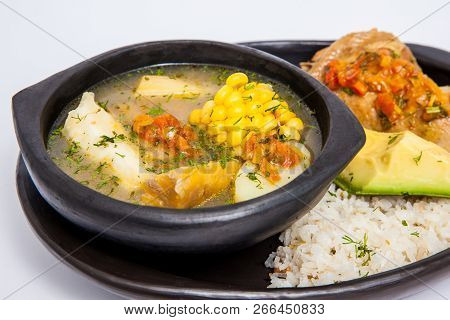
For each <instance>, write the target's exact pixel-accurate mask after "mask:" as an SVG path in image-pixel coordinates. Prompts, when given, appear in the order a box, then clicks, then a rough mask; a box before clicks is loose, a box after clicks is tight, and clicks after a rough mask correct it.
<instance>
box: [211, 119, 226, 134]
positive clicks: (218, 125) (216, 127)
mask: <svg viewBox="0 0 450 320" xmlns="http://www.w3.org/2000/svg"><path fill="white" fill-rule="evenodd" d="M223 131H225V123H224V121H214V122H211V123H210V124H209V125H208V130H207V132H208V134H209V135H211V136H215V135H218V134H219V133H221V132H223Z"/></svg>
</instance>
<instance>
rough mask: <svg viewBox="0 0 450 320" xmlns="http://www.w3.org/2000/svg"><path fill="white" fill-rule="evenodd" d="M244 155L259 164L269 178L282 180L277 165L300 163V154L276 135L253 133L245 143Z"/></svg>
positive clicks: (284, 165)
mask: <svg viewBox="0 0 450 320" xmlns="http://www.w3.org/2000/svg"><path fill="white" fill-rule="evenodd" d="M242 153H243V155H244V156H243V157H244V158H245V159H246V160H249V161H251V162H252V163H254V164H257V165H259V168H260V171H261V172H262V173H263V174H264V175H265V176H266V177H267V178H268V179H269V181H272V182H276V181H278V180H280V176H279V174H278V170H277V166H281V167H283V168H291V167H294V166H295V165H297V164H298V163H300V156H299V154H298V153H297V152H295V151H294V150H293V149H292V148H291V147H290V146H289V145H288V144H286V143H283V142H281V141H280V140H278V139H277V138H276V135H271V136H267V135H263V134H253V135H252V136H251V137H250V138H249V139H248V140H247V141H246V142H245V144H244V149H243V152H242Z"/></svg>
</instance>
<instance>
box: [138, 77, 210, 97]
mask: <svg viewBox="0 0 450 320" xmlns="http://www.w3.org/2000/svg"><path fill="white" fill-rule="evenodd" d="M201 92H202V90H201V88H199V87H198V86H196V85H194V84H192V83H188V82H186V81H183V80H180V79H171V78H169V77H167V76H150V75H149V76H143V77H141V79H140V80H139V83H138V86H137V88H136V95H141V96H144V97H148V96H169V95H172V96H173V97H177V98H192V97H196V96H198V95H199V94H200V93H201Z"/></svg>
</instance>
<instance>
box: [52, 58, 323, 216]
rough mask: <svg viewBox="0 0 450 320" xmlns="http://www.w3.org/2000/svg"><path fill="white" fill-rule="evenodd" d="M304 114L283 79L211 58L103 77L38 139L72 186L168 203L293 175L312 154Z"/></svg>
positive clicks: (252, 192) (229, 193)
mask: <svg viewBox="0 0 450 320" xmlns="http://www.w3.org/2000/svg"><path fill="white" fill-rule="evenodd" d="M320 143H321V137H320V131H319V129H318V125H317V123H316V120H315V119H314V117H313V115H312V112H311V111H310V110H309V109H308V108H307V107H306V106H305V105H304V104H303V103H302V101H301V99H300V98H299V97H297V96H296V95H295V94H293V93H292V92H291V91H290V90H289V88H287V87H286V86H284V85H282V84H280V83H277V82H275V81H272V80H271V79H268V78H266V77H263V76H261V75H258V74H254V73H250V72H246V71H244V70H236V69H233V68H228V67H222V66H214V65H184V64H177V65H162V66H155V67H148V68H143V69H139V70H135V71H131V72H128V73H125V74H121V75H119V76H115V77H112V78H109V79H107V80H105V81H103V82H101V83H99V84H97V85H95V86H94V87H92V88H90V89H89V90H88V91H87V92H85V93H83V95H81V96H80V97H78V98H76V99H75V100H74V101H72V102H71V103H69V104H68V105H67V106H66V107H65V109H64V110H63V112H62V113H61V115H60V116H59V118H58V119H57V120H56V122H55V124H54V126H53V128H52V130H51V132H50V134H49V137H48V142H47V149H48V152H49V154H50V156H51V158H52V160H53V161H54V162H55V163H56V164H57V165H58V166H59V167H60V168H61V169H62V170H63V171H64V172H65V173H66V174H68V175H69V176H70V177H72V178H73V179H75V180H76V181H78V182H80V183H81V184H83V185H85V186H87V187H89V188H91V189H94V190H96V191H98V192H101V193H103V194H105V195H107V196H110V197H113V198H115V199H118V200H122V201H127V202H131V203H135V204H139V205H152V206H160V207H171V208H191V207H197V206H216V205H224V204H230V203H234V202H240V201H245V200H249V199H252V198H255V197H258V196H261V195H263V194H266V193H268V192H271V191H273V190H275V189H277V188H280V187H282V186H283V185H285V184H287V183H289V182H290V181H292V180H293V179H294V178H295V177H296V176H298V175H300V174H301V172H303V171H304V170H305V169H306V168H307V167H308V166H309V165H310V163H311V160H312V158H313V157H314V154H316V153H317V152H319V150H320V147H321V145H320Z"/></svg>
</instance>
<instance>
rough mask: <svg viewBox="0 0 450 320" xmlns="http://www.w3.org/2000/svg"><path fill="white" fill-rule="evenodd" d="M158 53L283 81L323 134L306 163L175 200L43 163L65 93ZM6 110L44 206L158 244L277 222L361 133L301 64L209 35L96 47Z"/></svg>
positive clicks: (141, 243) (217, 242)
mask: <svg viewBox="0 0 450 320" xmlns="http://www.w3.org/2000/svg"><path fill="white" fill-rule="evenodd" d="M165 63H208V64H220V65H226V66H233V67H238V68H243V69H247V70H250V71H254V72H257V73H259V74H262V75H264V76H268V77H270V78H272V79H274V80H277V81H279V82H281V83H284V84H285V85H288V86H289V87H290V88H291V89H292V90H293V92H294V93H296V94H297V95H298V96H300V97H303V98H304V102H305V103H306V104H307V105H308V106H309V107H310V108H311V109H312V110H313V111H314V112H315V116H316V118H317V120H318V122H319V126H320V130H321V133H322V136H323V141H322V145H323V147H322V149H321V151H320V152H319V154H318V155H317V158H316V159H315V161H314V162H313V164H312V165H311V167H310V168H309V169H308V170H307V171H306V172H304V173H303V174H301V175H300V176H299V177H297V178H296V179H294V180H293V181H292V182H291V183H289V184H287V185H286V186H285V187H283V188H282V189H278V190H276V191H274V192H272V193H270V194H267V195H265V196H262V197H260V198H257V199H253V200H250V201H246V202H242V203H237V204H234V205H227V206H219V207H213V208H197V209H189V210H179V209H167V208H156V207H150V206H138V205H133V204H130V203H125V202H121V201H118V200H114V199H112V198H109V197H107V196H104V195H102V194H100V193H98V192H96V191H93V190H91V189H89V188H87V187H85V186H83V185H81V184H80V183H78V182H76V181H75V180H73V179H71V178H70V177H69V176H67V175H66V174H64V173H63V172H62V171H61V170H60V169H59V168H58V167H57V166H56V165H55V164H54V163H53V161H52V160H51V159H50V157H49V155H48V154H47V151H46V141H45V139H46V136H47V134H48V132H49V130H50V127H51V125H52V123H53V122H54V121H55V119H56V117H57V116H58V114H59V113H60V112H61V110H62V108H63V107H64V106H65V105H66V104H67V103H68V102H69V101H71V100H72V99H73V98H75V97H76V96H78V95H79V94H80V93H82V92H83V91H84V90H86V89H87V88H89V87H90V86H92V85H94V84H95V83H98V82H99V81H101V80H104V79H106V78H108V77H110V76H112V75H116V74H120V73H123V72H126V71H129V70H133V69H137V68H140V67H144V66H150V65H157V64H165ZM13 116H14V123H15V129H16V135H17V138H18V141H19V145H20V148H21V152H22V155H23V158H24V160H25V163H26V166H27V168H28V171H29V172H30V175H31V177H32V179H33V181H34V183H35V185H36V186H37V188H38V190H39V192H40V193H41V195H42V196H43V197H44V198H45V199H46V201H47V202H48V203H49V204H50V205H51V206H52V207H54V208H55V209H56V210H57V211H58V212H59V213H60V214H61V215H62V216H64V217H65V218H67V219H68V220H70V221H71V222H72V223H74V224H76V225H78V226H81V227H82V228H84V229H86V230H88V231H90V232H92V233H93V234H96V235H97V236H99V235H100V236H102V237H104V238H106V239H110V240H114V241H118V242H120V243H123V244H126V245H129V246H133V247H137V248H141V249H147V250H155V251H163V252H186V253H206V252H209V253H217V252H221V251H226V250H236V249H240V248H244V247H247V246H250V245H252V244H255V243H257V242H259V241H262V240H263V239H266V238H268V237H269V236H271V235H274V234H276V233H277V232H280V231H281V230H283V229H284V228H286V227H287V226H288V225H289V224H290V223H292V222H293V221H294V219H296V218H297V217H299V216H301V215H303V214H305V213H306V212H307V211H308V210H309V209H310V208H311V207H312V206H314V205H315V204H316V203H317V202H318V200H319V199H320V197H321V196H322V195H323V194H324V192H325V191H326V189H327V187H328V185H329V184H330V183H331V181H332V180H333V179H334V177H335V176H336V175H337V174H338V173H339V171H340V170H342V169H343V168H344V166H345V165H346V164H347V163H348V162H349V161H350V160H351V159H352V158H353V157H354V155H355V154H356V153H357V151H358V150H359V149H360V148H361V147H362V145H363V144H364V141H365V136H364V132H363V130H362V128H361V126H360V125H359V123H358V121H357V120H356V118H355V117H354V116H353V115H352V114H351V112H350V111H349V110H348V108H347V107H346V106H345V105H344V104H343V103H342V102H341V101H340V100H339V99H338V98H337V97H336V96H335V95H334V94H332V93H331V92H330V91H328V90H327V89H326V88H324V87H323V86H322V85H321V84H320V83H319V82H318V81H316V80H315V79H313V78H312V77H310V76H309V75H307V74H306V73H305V72H303V71H301V70H299V69H298V68H297V67H295V66H293V65H291V64H289V63H288V62H286V61H284V60H282V59H279V58H277V57H275V56H272V55H270V54H267V53H264V52H262V51H259V50H256V49H252V48H248V47H244V46H239V45H232V44H225V43H218V42H210V41H163V42H149V43H143V44H137V45H131V46H127V47H123V48H119V49H115V50H112V51H109V52H106V53H104V54H101V55H99V56H96V57H94V58H92V59H89V60H86V61H84V62H81V63H79V64H77V65H75V66H73V67H71V68H69V69H67V70H64V71H62V72H60V73H57V74H55V75H53V76H51V77H49V78H47V79H45V80H44V81H42V82H40V83H38V84H36V85H34V86H31V87H29V88H27V89H25V90H22V91H21V92H19V93H17V94H16V95H15V96H14V97H13Z"/></svg>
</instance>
